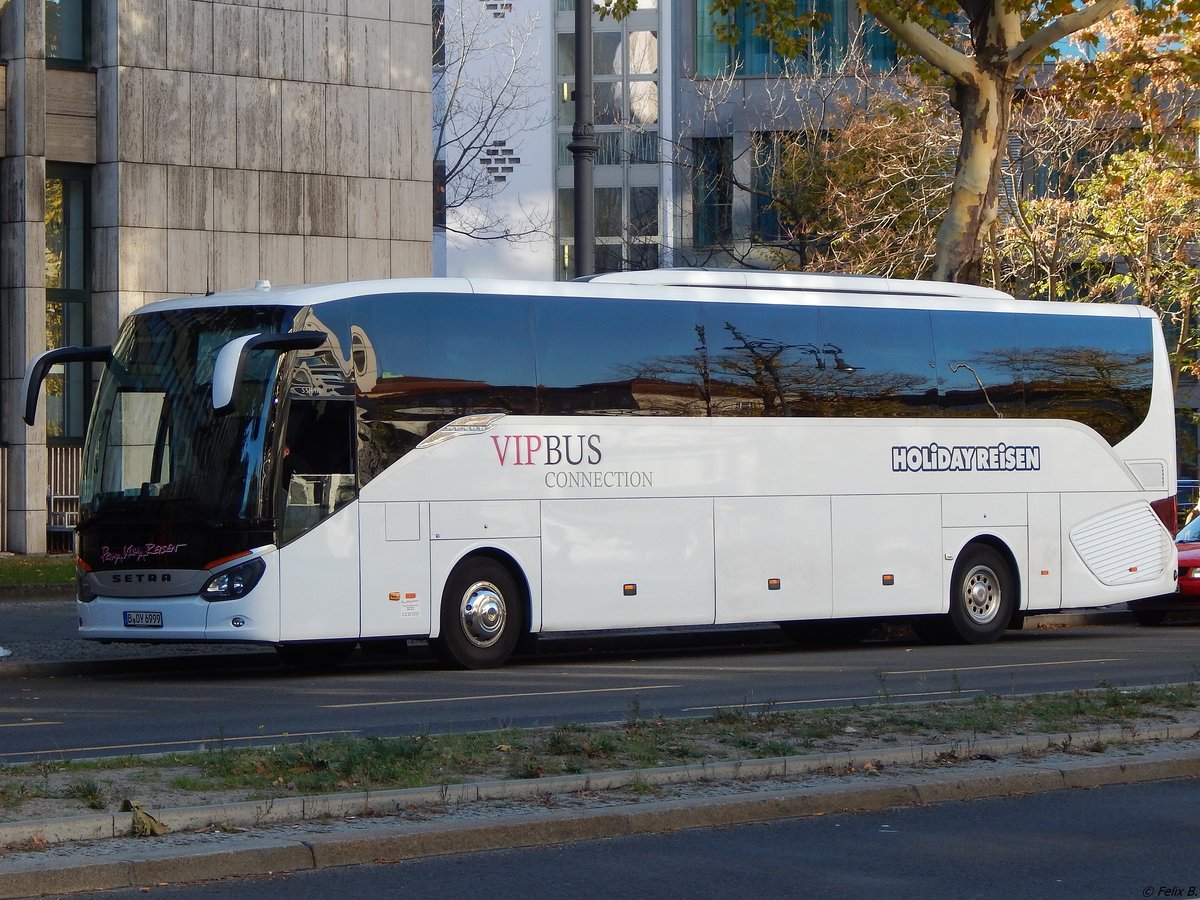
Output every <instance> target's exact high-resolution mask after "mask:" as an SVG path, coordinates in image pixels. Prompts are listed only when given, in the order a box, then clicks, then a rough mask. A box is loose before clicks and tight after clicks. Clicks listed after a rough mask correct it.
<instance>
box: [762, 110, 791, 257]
mask: <svg viewBox="0 0 1200 900" xmlns="http://www.w3.org/2000/svg"><path fill="white" fill-rule="evenodd" d="M794 140H795V136H794V135H792V134H791V133H790V132H787V131H763V132H757V133H756V134H755V135H754V139H753V146H754V203H753V207H754V209H753V215H754V225H753V229H754V230H753V237H754V240H756V241H758V242H760V243H763V244H777V243H779V242H781V241H782V240H784V231H783V223H782V222H781V221H780V216H779V209H778V207H777V205H776V204H775V200H774V197H775V177H776V175H777V174H778V173H779V170H780V165H781V163H782V161H783V158H784V155H785V154H786V152H787V148H788V146H789V145H790V144H791V143H792V142H793V141H794Z"/></svg>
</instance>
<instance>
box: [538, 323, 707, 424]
mask: <svg viewBox="0 0 1200 900" xmlns="http://www.w3.org/2000/svg"><path fill="white" fill-rule="evenodd" d="M534 310H535V313H534V322H535V328H536V330H537V336H538V361H537V374H538V381H539V382H540V384H541V389H540V397H541V410H540V411H541V412H542V413H544V414H546V415H570V414H574V413H587V414H591V415H663V416H667V415H670V416H696V415H705V414H706V412H707V409H706V404H705V400H704V392H703V389H702V387H701V385H702V382H703V371H704V354H703V350H702V345H701V335H700V332H699V331H698V329H697V326H698V325H699V323H698V322H697V321H696V317H695V307H694V305H693V304H690V303H670V302H661V301H651V300H586V301H576V300H568V299H557V300H554V299H546V300H540V299H539V300H535V301H534Z"/></svg>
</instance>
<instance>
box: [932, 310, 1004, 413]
mask: <svg viewBox="0 0 1200 900" xmlns="http://www.w3.org/2000/svg"><path fill="white" fill-rule="evenodd" d="M933 340H934V345H935V347H936V352H937V380H938V394H939V400H940V403H941V408H942V414H943V415H948V416H982V417H985V418H986V417H992V418H1011V417H1013V416H1019V415H1021V414H1022V412H1023V408H1024V405H1025V397H1024V392H1023V386H1022V381H1023V379H1022V371H1023V369H1022V364H1021V350H1020V344H1019V340H1018V334H1017V317H1016V316H1013V315H1009V314H1006V313H975V312H935V313H933Z"/></svg>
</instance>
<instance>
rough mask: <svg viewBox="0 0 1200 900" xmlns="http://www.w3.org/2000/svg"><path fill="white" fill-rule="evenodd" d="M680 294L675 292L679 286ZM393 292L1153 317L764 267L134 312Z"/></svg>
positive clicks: (391, 283) (383, 287) (300, 289)
mask: <svg viewBox="0 0 1200 900" xmlns="http://www.w3.org/2000/svg"><path fill="white" fill-rule="evenodd" d="M681 288H683V289H685V291H684V292H683V293H682V295H681V291H680V289H681ZM394 293H423V294H431V293H452V294H468V295H469V294H480V295H493V296H495V295H501V296H503V295H512V296H522V297H562V298H570V297H575V298H581V299H585V298H592V297H605V298H610V299H630V300H636V299H646V300H696V301H701V302H729V301H731V300H734V301H737V302H747V303H766V304H770V303H797V302H799V303H805V302H820V303H828V304H830V305H839V306H841V305H845V306H853V305H863V306H875V305H878V306H895V305H903V306H911V305H913V303H914V302H915V303H919V304H920V305H922V306H926V305H927V306H928V307H929V308H943V309H966V310H992V311H1009V312H1032V313H1056V312H1058V313H1064V312H1070V313H1075V314H1082V315H1089V314H1094V315H1113V314H1116V315H1132V316H1140V315H1146V316H1151V315H1153V313H1151V312H1150V311H1149V310H1146V309H1144V308H1142V307H1138V306H1136V305H1133V304H1122V305H1117V304H1094V303H1071V304H1063V303H1046V302H1043V301H1031V300H1017V299H1015V298H1014V297H1012V296H1011V295H1009V294H1006V293H1004V292H1002V291H997V290H992V289H990V288H985V287H978V286H976V285H964V284H953V283H949V282H939V281H915V280H905V279H898V278H880V277H874V276H867V275H833V274H824V273H814V272H764V271H760V270H751V269H746V270H738V269H685V268H680V269H651V270H646V271H636V272H613V273H606V274H603V275H595V276H591V277H589V278H586V279H578V280H575V281H565V282H564V281H517V280H503V279H477V278H395V279H380V280H374V281H346V282H338V283H330V284H311V285H288V286H281V287H275V286H273V285H271V284H270V283H269V282H265V281H260V282H258V284H256V285H255V286H254V287H252V288H246V289H242V290H233V291H223V292H221V293H217V294H209V295H207V296H191V297H179V298H175V299H169V300H160V301H157V302H154V303H150V304H147V305H146V306H143V307H140V308H138V309H136V310H134V311H133V314H134V315H137V314H140V313H145V312H165V311H171V310H185V309H204V308H206V307H213V306H243V305H246V306H291V307H297V308H299V307H305V306H314V305H319V304H323V303H330V302H334V301H337V300H343V299H348V298H351V297H364V296H370V295H372V294H394Z"/></svg>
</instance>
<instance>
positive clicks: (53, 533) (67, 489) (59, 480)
mask: <svg viewBox="0 0 1200 900" xmlns="http://www.w3.org/2000/svg"><path fill="white" fill-rule="evenodd" d="M82 464H83V448H82V447H47V448H46V538H47V544H48V547H47V549H48V550H50V551H51V552H55V551H60V552H61V551H68V550H70V549H71V532H72V531H74V529H75V523H76V522H77V521H78V520H79V469H80V467H81V466H82Z"/></svg>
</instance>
